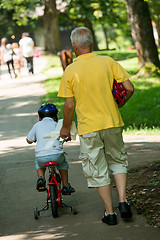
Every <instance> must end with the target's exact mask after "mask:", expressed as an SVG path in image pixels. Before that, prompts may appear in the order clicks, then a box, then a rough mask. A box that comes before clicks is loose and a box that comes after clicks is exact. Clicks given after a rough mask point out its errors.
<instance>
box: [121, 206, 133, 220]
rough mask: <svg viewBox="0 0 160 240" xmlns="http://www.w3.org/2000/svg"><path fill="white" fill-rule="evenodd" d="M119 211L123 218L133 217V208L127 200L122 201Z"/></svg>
mask: <svg viewBox="0 0 160 240" xmlns="http://www.w3.org/2000/svg"><path fill="white" fill-rule="evenodd" d="M118 208H119V211H120V214H121V218H126V219H127V218H132V212H131V208H130V206H129V204H128V203H126V202H120V203H119V207H118Z"/></svg>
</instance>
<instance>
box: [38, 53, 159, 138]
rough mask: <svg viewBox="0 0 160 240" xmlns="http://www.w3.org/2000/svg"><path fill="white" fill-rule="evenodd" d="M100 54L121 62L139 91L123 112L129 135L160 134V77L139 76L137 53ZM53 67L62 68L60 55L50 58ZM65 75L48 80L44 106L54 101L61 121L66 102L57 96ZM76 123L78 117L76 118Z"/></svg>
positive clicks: (136, 91) (49, 66) (126, 130)
mask: <svg viewBox="0 0 160 240" xmlns="http://www.w3.org/2000/svg"><path fill="white" fill-rule="evenodd" d="M96 53H97V54H100V55H108V56H110V57H112V58H113V59H115V60H116V61H118V62H119V63H120V64H121V65H122V66H123V67H124V68H125V69H126V71H127V72H128V73H129V74H130V75H131V78H130V80H131V82H132V83H133V84H134V87H135V92H134V95H133V97H132V98H131V99H130V100H129V101H128V102H127V103H126V105H125V106H124V107H123V108H121V109H120V112H121V114H122V118H123V120H124V122H125V126H124V131H125V133H132V134H133V133H136V134H137V133H138V134H159V133H160V97H159V95H160V77H158V76H154V77H147V78H144V77H136V76H135V75H136V73H137V69H138V59H137V57H136V52H135V51H134V50H133V51H130V52H117V51H99V52H96ZM47 58H48V62H49V64H48V66H47V67H46V70H48V69H50V68H55V67H56V68H60V67H61V66H60V61H59V58H58V57H57V56H47ZM60 80H61V76H58V75H57V76H56V77H53V78H52V77H51V76H49V77H48V79H47V80H46V81H45V89H46V91H47V94H46V95H45V96H43V98H42V99H41V103H44V102H52V103H54V104H55V105H56V106H57V107H58V109H59V118H63V104H64V101H65V99H64V98H59V97H57V93H58V88H59V84H60ZM74 121H76V114H75V115H74Z"/></svg>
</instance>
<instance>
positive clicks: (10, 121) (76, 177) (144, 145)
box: [0, 57, 160, 240]
mask: <svg viewBox="0 0 160 240" xmlns="http://www.w3.org/2000/svg"><path fill="white" fill-rule="evenodd" d="M45 64H46V61H45V59H44V58H43V57H40V58H37V59H35V75H33V76H28V73H27V71H26V69H25V68H24V69H22V78H17V79H10V78H9V76H8V73H7V71H6V66H4V65H3V66H1V75H0V100H1V104H0V140H1V143H0V206H1V207H0V209H1V210H0V239H4V240H24V239H25V240H30V239H33V240H40V239H43V240H48V239H64V240H72V239H74V240H83V239H84V240H106V239H109V240H139V239H144V240H150V239H153V240H159V239H160V230H159V229H158V228H154V227H151V226H149V225H148V224H147V223H146V219H145V218H144V217H142V216H139V215H137V214H136V211H135V209H132V210H133V220H132V221H129V222H124V221H122V220H121V218H120V217H119V212H118V210H117V213H118V219H119V220H118V221H119V223H118V225H116V226H108V225H106V224H103V223H102V222H101V218H102V215H103V212H104V207H103V203H102V201H101V199H100V197H99V195H98V193H97V191H96V190H95V189H92V190H88V188H87V184H86V179H85V177H84V176H83V173H82V169H81V162H80V161H79V159H78V155H79V141H78V139H77V141H74V142H70V143H66V144H65V151H66V152H67V154H68V161H69V163H70V171H69V176H70V179H69V181H70V182H71V184H72V185H73V186H74V187H75V189H76V193H75V194H72V196H65V197H64V202H65V203H67V204H72V202H73V201H75V202H76V203H77V208H78V211H79V213H78V214H77V215H73V214H72V213H71V212H70V210H69V209H61V210H60V212H59V215H60V216H59V217H58V218H56V219H54V218H53V217H52V215H51V210H50V209H49V210H48V211H46V212H44V213H42V214H41V217H40V218H39V219H38V220H35V219H34V217H33V207H34V206H37V207H39V208H41V207H43V205H44V204H45V193H38V192H37V191H36V190H35V185H36V180H37V177H36V171H35V165H34V147H35V146H34V145H27V143H26V141H25V138H26V135H27V133H28V131H29V130H30V129H31V127H32V125H33V124H34V123H35V122H36V121H37V120H38V117H37V114H36V112H37V109H38V108H39V106H40V97H41V96H43V95H44V94H45V90H44V89H43V81H44V80H45V79H46V76H45V75H44V74H41V73H40V71H41V70H42V69H43V67H44V66H45ZM55 71H56V70H55ZM53 74H54V73H53ZM124 140H125V143H126V147H127V150H128V154H129V167H130V168H132V167H137V166H141V165H143V164H144V163H145V162H146V161H148V162H150V161H153V160H157V159H159V158H160V137H158V136H157V137H155V136H141V135H139V136H135V135H133V136H127V135H125V136H124ZM113 204H114V206H115V207H116V206H117V205H118V198H117V192H116V191H113Z"/></svg>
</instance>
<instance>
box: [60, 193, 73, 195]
mask: <svg viewBox="0 0 160 240" xmlns="http://www.w3.org/2000/svg"><path fill="white" fill-rule="evenodd" d="M62 195H71V193H62Z"/></svg>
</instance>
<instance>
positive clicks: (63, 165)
mask: <svg viewBox="0 0 160 240" xmlns="http://www.w3.org/2000/svg"><path fill="white" fill-rule="evenodd" d="M50 161H52V162H57V163H58V166H57V169H58V170H61V169H63V170H68V169H69V164H68V162H67V160H66V157H65V155H64V153H60V154H52V155H48V156H40V157H36V159H35V162H36V169H38V168H45V167H44V165H45V164H46V163H47V162H50Z"/></svg>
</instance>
